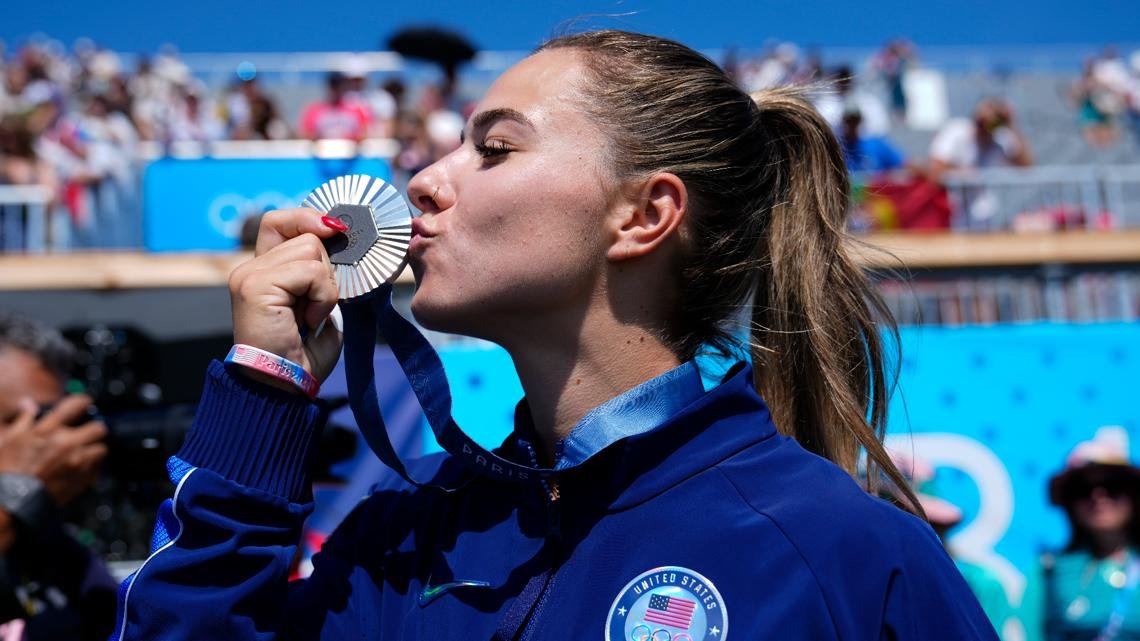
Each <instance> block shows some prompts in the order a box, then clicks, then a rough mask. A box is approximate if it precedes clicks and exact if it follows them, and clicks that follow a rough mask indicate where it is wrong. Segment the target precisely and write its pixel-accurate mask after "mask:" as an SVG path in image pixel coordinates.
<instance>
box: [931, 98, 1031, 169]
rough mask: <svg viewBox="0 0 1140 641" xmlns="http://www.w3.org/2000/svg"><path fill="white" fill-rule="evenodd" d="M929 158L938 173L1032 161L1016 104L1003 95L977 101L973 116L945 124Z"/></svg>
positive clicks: (935, 138)
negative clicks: (1016, 120)
mask: <svg viewBox="0 0 1140 641" xmlns="http://www.w3.org/2000/svg"><path fill="white" fill-rule="evenodd" d="M930 158H931V169H932V170H933V171H934V174H935V175H938V174H940V173H941V172H943V171H946V170H948V169H973V168H978V167H994V166H1001V165H1016V166H1020V167H1024V166H1027V165H1031V164H1033V156H1032V155H1031V154H1030V151H1029V143H1028V142H1026V140H1025V137H1024V136H1022V135H1021V132H1020V131H1018V129H1017V126H1016V125H1015V124H1014V117H1013V108H1012V107H1011V106H1010V105H1009V103H1008V102H1006V101H1004V100H1002V99H1000V98H986V99H983V100H981V101H980V102H978V104H977V106H976V107H974V117H973V118H972V119H967V118H954V119H951V120H950V121H949V122H947V123H946V124H945V125H943V127H942V129H941V130H939V132H938V133H937V135H935V136H934V140H933V141H931V143H930Z"/></svg>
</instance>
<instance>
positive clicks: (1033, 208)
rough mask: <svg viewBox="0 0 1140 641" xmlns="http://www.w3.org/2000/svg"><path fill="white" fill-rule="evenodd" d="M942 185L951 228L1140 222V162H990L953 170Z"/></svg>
mask: <svg viewBox="0 0 1140 641" xmlns="http://www.w3.org/2000/svg"><path fill="white" fill-rule="evenodd" d="M942 184H943V185H945V187H946V190H947V192H948V194H949V196H950V200H951V205H952V211H953V215H952V217H951V228H952V229H958V230H963V231H997V230H1014V231H1055V230H1058V229H1119V228H1136V227H1140V165H1104V166H1097V165H1078V166H1064V165H1056V166H1041V167H1025V168H1015V167H990V168H986V169H981V170H970V171H955V172H949V173H947V174H945V175H943V176H942Z"/></svg>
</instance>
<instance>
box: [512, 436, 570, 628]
mask: <svg viewBox="0 0 1140 641" xmlns="http://www.w3.org/2000/svg"><path fill="white" fill-rule="evenodd" d="M526 449H527V454H528V455H529V456H530V460H531V464H532V465H534V466H536V467H537V466H538V456H537V454H536V453H535V451H534V448H533V447H532V446H531V445H530V443H527V444H526ZM561 457H562V442H561V441H559V442H558V444H557V445H556V446H555V452H554V460H555V461H557V460H558V459H559V458H561ZM541 482H542V489H543V493H544V494H545V496H546V537H545V538H546V542H545V546H546V548H547V549H548V550H549V554H550V566H549V568H548V569H547V570H546V577H545V579H544V580H543V583H542V589H541V590H540V591H539V593H538V596H537V597H536V598H535V599H534V605H532V606H531V608H530V612H529V613H528V614H527V616H526V620H525V621H524V622H523V624H522V625H521V626H520V627H519V631H518V636H517V637H516V639H517V641H524V640H525V639H529V638H531V637H532V636H533V627H534V618H535V616H537V615H538V613H539V612H540V611H541V610H542V606H543V604H544V603H545V602H546V596H547V594H548V592H549V590H550V584H551V582H552V581H553V580H554V574H555V573H556V572H557V571H558V568H559V566H561V565H562V561H563V559H562V553H563V550H562V504H561V502H560V501H559V498H560V496H561V489H560V488H559V486H558V480H557V479H554V478H551V479H541Z"/></svg>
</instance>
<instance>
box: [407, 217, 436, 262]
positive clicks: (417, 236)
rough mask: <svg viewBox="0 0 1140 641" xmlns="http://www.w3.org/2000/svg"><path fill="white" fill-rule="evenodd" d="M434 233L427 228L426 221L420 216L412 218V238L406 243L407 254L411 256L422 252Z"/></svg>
mask: <svg viewBox="0 0 1140 641" xmlns="http://www.w3.org/2000/svg"><path fill="white" fill-rule="evenodd" d="M434 236H435V234H434V233H432V231H431V230H430V229H428V226H427V223H425V222H424V221H423V219H421V218H413V219H412V239H411V241H410V242H409V243H408V254H409V255H411V256H418V255H419V254H422V253H423V251H424V249H426V248H427V245H428V243H429V241H430V240H431V238H432V237H434Z"/></svg>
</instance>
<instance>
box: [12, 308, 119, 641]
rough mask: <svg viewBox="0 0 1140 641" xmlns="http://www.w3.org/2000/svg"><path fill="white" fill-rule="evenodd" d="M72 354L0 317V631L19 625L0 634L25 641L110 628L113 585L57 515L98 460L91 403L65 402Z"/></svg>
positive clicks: (71, 398) (21, 323)
mask: <svg viewBox="0 0 1140 641" xmlns="http://www.w3.org/2000/svg"><path fill="white" fill-rule="evenodd" d="M73 353H74V350H73V348H72V347H71V345H70V344H68V343H67V342H66V341H65V340H64V339H63V337H62V336H60V335H59V333H57V332H55V331H54V330H51V329H49V328H46V327H43V326H41V325H38V324H36V323H33V322H32V321H29V320H27V319H22V318H18V317H14V316H10V315H6V314H0V371H3V372H4V376H3V377H0V554H2V555H3V556H2V557H0V621H5V622H8V621H14V620H20V619H22V620H23V621H22V623H13V624H9V628H12V627H13V626H14V627H16V629H17V630H20V629H22V638H23V639H25V640H33V639H49V638H50V639H102V638H106V636H107V635H108V634H110V631H111V627H112V625H113V619H114V595H115V584H114V581H113V579H112V578H111V577H110V575H109V574H108V573H107V570H106V569H105V568H104V566H103V564H102V563H101V562H100V561H98V560H97V559H96V558H95V557H94V556H93V555H92V554H91V553H90V552H89V551H88V550H87V549H86V548H84V547H83V546H82V545H81V544H80V543H78V542H77V541H75V540H74V539H72V538H71V537H70V536H68V535H67V534H66V533H64V531H63V530H62V528H61V526H60V522H59V517H58V514H57V512H58V509H59V508H60V507H61V506H63V505H66V504H67V503H69V502H70V501H71V500H72V499H74V498H75V497H77V496H78V495H80V494H81V493H82V492H83V491H84V490H86V489H87V488H89V487H90V486H91V484H92V483H93V482H94V481H95V479H96V477H97V476H98V473H99V466H100V463H101V462H102V461H103V458H104V457H105V456H106V454H107V447H106V445H104V444H103V442H102V441H103V438H104V436H105V435H106V433H107V428H106V427H105V426H104V425H103V424H102V423H101V422H99V421H96V420H91V418H90V415H89V410H90V408H91V399H90V398H89V397H87V396H83V395H79V394H65V390H64V383H65V382H66V380H67V375H68V372H69V370H70V368H71V363H72V357H73ZM8 631H12V630H11V629H9V630H8Z"/></svg>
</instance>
